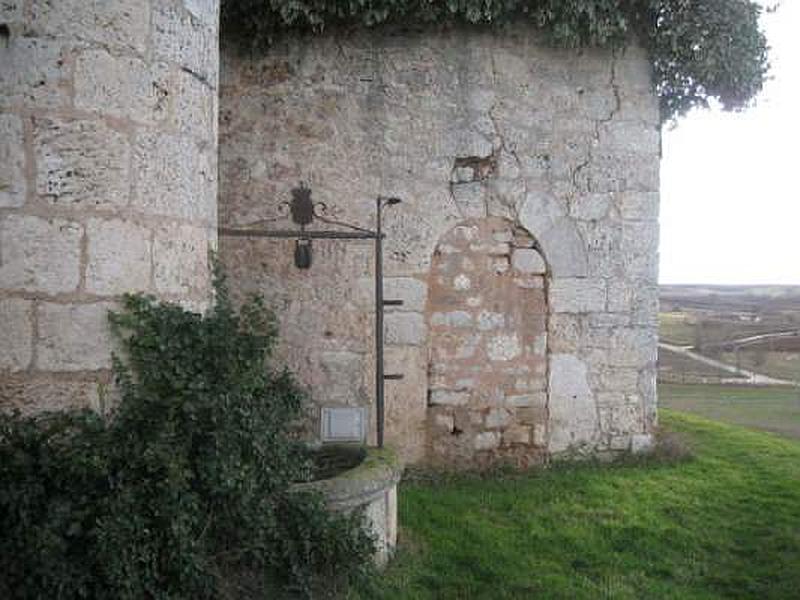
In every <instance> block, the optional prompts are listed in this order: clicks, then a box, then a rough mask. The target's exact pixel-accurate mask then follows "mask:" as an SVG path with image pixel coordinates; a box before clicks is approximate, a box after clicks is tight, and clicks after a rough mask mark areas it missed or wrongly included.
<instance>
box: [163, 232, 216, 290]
mask: <svg viewBox="0 0 800 600" xmlns="http://www.w3.org/2000/svg"><path fill="white" fill-rule="evenodd" d="M209 250H211V248H210V246H209V236H208V232H207V230H206V229H204V228H200V227H193V226H191V225H165V226H163V227H160V228H159V229H157V230H156V231H155V234H154V238H153V281H154V284H155V288H156V290H157V291H158V292H159V293H162V294H176V295H181V296H184V297H188V298H191V297H192V296H194V297H195V298H197V297H198V296H203V295H205V294H206V293H207V291H208V283H209V271H208V253H209Z"/></svg>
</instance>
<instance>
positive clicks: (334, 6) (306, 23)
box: [222, 0, 767, 120]
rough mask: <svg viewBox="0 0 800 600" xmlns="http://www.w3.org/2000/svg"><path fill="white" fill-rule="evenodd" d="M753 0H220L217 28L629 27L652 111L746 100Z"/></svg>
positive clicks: (590, 34)
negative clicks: (645, 59)
mask: <svg viewBox="0 0 800 600" xmlns="http://www.w3.org/2000/svg"><path fill="white" fill-rule="evenodd" d="M760 12H761V7H760V6H759V4H758V3H757V2H755V1H754V0H446V1H445V0H348V1H346V2H342V1H340V0H223V2H222V31H223V35H225V36H226V37H227V38H229V39H232V40H235V41H239V42H243V44H244V45H245V46H247V47H248V48H258V47H260V48H262V49H263V48H265V47H267V46H269V44H270V43H271V42H272V40H273V39H274V38H275V37H277V36H279V35H280V34H281V33H282V32H285V31H322V30H323V29H325V28H326V27H327V28H331V27H338V26H350V25H357V26H363V27H375V26H378V25H382V24H385V23H390V24H422V23H443V24H447V23H470V24H499V25H502V24H504V23H509V22H520V21H527V22H529V23H531V24H532V25H533V26H536V27H539V28H540V29H541V30H542V32H543V33H544V34H545V35H547V36H548V37H549V40H550V42H551V43H552V44H553V45H555V46H561V47H568V48H579V47H586V46H606V47H616V46H621V45H623V44H625V43H626V42H627V41H629V40H630V39H631V38H632V37H633V36H636V37H638V39H639V40H640V41H641V42H642V43H644V44H645V45H646V46H647V48H648V49H649V51H650V55H651V62H652V65H653V73H654V87H655V90H656V91H657V93H658V94H659V97H660V98H661V109H662V113H661V114H662V119H663V120H669V119H672V118H674V117H676V116H679V115H681V114H683V113H685V112H686V111H688V110H689V109H691V108H692V107H695V106H706V105H707V104H708V101H709V100H710V99H715V100H718V101H719V102H720V103H721V104H722V106H723V107H724V108H726V109H731V110H736V109H740V108H743V107H745V106H747V104H748V103H749V102H750V101H751V100H752V99H753V98H755V96H756V94H758V92H759V91H760V90H761V87H762V85H763V83H764V79H765V77H766V73H767V43H766V38H765V36H764V34H763V33H762V32H761V30H760V29H759V26H758V16H759V14H760Z"/></svg>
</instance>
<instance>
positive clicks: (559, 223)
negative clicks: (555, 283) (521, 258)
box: [519, 193, 589, 277]
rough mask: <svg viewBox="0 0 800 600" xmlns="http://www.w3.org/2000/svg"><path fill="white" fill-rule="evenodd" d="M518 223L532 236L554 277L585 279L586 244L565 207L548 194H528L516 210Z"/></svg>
mask: <svg viewBox="0 0 800 600" xmlns="http://www.w3.org/2000/svg"><path fill="white" fill-rule="evenodd" d="M519 222H520V224H521V225H522V226H523V227H524V228H525V229H526V230H527V231H529V232H530V234H531V235H532V236H534V237H535V238H536V240H537V242H538V244H539V250H540V251H541V252H542V255H543V256H544V257H545V258H546V259H547V262H548V266H549V268H550V274H551V275H552V276H553V277H586V276H587V275H588V273H589V259H588V256H587V251H586V243H585V242H584V239H583V237H582V236H581V234H580V231H578V227H577V225H576V224H575V221H574V220H573V219H571V218H569V217H568V216H567V210H566V207H565V206H563V205H562V203H560V202H559V201H558V200H556V199H555V198H553V197H551V196H549V195H547V194H537V193H530V194H528V195H527V197H526V198H525V202H524V203H523V205H522V208H521V210H520V211H519Z"/></svg>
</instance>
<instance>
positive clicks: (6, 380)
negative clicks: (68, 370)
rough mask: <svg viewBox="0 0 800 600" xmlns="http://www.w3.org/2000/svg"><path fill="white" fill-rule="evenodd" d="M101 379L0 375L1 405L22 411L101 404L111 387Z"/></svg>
mask: <svg viewBox="0 0 800 600" xmlns="http://www.w3.org/2000/svg"><path fill="white" fill-rule="evenodd" d="M108 387H109V386H108V385H107V384H105V383H103V382H102V381H100V380H97V379H95V380H92V379H88V378H81V379H77V380H76V379H74V378H73V377H70V378H69V379H64V378H61V377H58V376H53V375H52V374H35V373H24V374H22V373H20V374H17V375H10V376H7V377H0V408H2V409H3V410H14V409H16V410H19V411H20V412H21V413H22V414H23V415H33V414H35V413H39V412H42V411H57V410H66V409H70V408H90V407H92V408H94V407H97V408H100V407H101V405H102V404H103V402H101V401H100V399H101V398H102V397H103V393H104V391H105V390H107V389H108Z"/></svg>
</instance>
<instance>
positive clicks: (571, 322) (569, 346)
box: [548, 313, 584, 353]
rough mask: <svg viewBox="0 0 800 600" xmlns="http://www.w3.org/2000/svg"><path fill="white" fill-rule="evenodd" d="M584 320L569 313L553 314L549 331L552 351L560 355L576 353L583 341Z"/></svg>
mask: <svg viewBox="0 0 800 600" xmlns="http://www.w3.org/2000/svg"><path fill="white" fill-rule="evenodd" d="M583 328H584V326H583V318H582V317H580V316H578V315H574V314H568V313H559V314H551V315H550V318H549V324H548V331H549V333H550V349H551V350H552V351H553V352H559V353H574V352H577V351H578V350H579V348H580V347H581V344H582V341H583Z"/></svg>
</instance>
